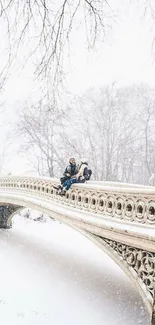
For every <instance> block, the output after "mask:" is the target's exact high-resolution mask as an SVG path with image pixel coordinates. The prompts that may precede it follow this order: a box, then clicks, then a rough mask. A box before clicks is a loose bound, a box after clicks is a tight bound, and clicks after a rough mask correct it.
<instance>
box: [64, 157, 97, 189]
mask: <svg viewBox="0 0 155 325" xmlns="http://www.w3.org/2000/svg"><path fill="white" fill-rule="evenodd" d="M91 174H92V171H91V169H88V163H87V159H86V158H82V159H81V162H80V165H79V171H78V173H76V174H75V175H73V176H72V177H70V178H69V179H67V180H66V181H65V182H64V183H63V187H62V189H61V191H60V192H59V194H60V195H65V194H66V191H68V190H69V189H70V187H71V185H72V184H74V183H85V181H86V180H89V179H90V177H91Z"/></svg>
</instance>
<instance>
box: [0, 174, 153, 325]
mask: <svg viewBox="0 0 155 325" xmlns="http://www.w3.org/2000/svg"><path fill="white" fill-rule="evenodd" d="M57 183H58V181H57V180H55V179H50V178H40V177H17V176H16V177H5V178H4V177H3V178H2V177H1V178H0V227H1V228H9V227H11V219H12V217H13V215H14V214H15V213H16V212H17V211H18V210H21V209H23V207H24V208H25V207H28V208H33V209H35V210H39V211H42V212H43V213H46V214H48V215H49V216H51V217H52V218H53V217H54V218H56V219H58V220H60V221H62V222H64V223H66V224H68V225H70V226H71V227H73V228H74V229H76V230H77V231H79V232H81V233H82V234H83V235H84V236H86V237H88V238H89V239H90V240H92V241H93V242H94V243H95V244H97V245H98V246H99V247H101V248H102V249H103V250H104V251H105V252H106V253H107V254H108V255H109V256H110V257H111V258H112V259H113V260H115V261H116V263H118V264H119V265H120V267H121V268H122V269H123V270H124V271H125V272H126V273H127V275H128V276H129V277H130V278H131V279H132V281H134V282H135V284H136V286H137V289H138V290H139V292H140V294H141V296H142V298H143V300H144V302H145V304H146V305H147V307H148V311H149V313H150V316H151V324H152V325H155V188H153V187H144V186H140V185H132V184H122V183H111V182H88V183H87V184H78V185H73V186H72V188H71V189H70V190H69V191H68V193H67V194H66V196H65V197H61V196H59V195H57V194H56V191H55V190H54V188H53V185H54V184H57Z"/></svg>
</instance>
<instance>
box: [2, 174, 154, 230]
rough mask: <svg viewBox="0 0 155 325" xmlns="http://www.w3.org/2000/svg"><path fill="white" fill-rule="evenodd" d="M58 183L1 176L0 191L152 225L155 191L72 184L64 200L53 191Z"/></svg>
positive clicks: (141, 188)
mask: <svg viewBox="0 0 155 325" xmlns="http://www.w3.org/2000/svg"><path fill="white" fill-rule="evenodd" d="M58 183H59V181H58V180H56V179H52V178H41V177H16V176H14V177H1V178H0V190H3V191H5V190H6V189H7V191H8V190H9V191H13V192H17V191H18V192H19V193H29V194H32V195H35V196H42V197H43V196H45V197H46V198H47V199H52V200H53V201H57V202H61V204H64V205H67V206H72V207H75V208H78V209H80V210H85V211H88V212H93V213H97V214H99V215H101V216H102V215H106V216H109V217H111V218H113V219H119V220H124V221H126V222H129V223H131V222H132V223H138V224H147V225H148V224H149V225H152V226H154V225H155V188H154V187H144V186H140V185H132V184H129V185H128V184H125V185H124V186H123V183H121V184H120V183H112V182H109V183H108V182H103V183H102V184H101V182H88V183H85V184H77V185H73V186H72V188H71V189H70V190H69V191H68V192H67V194H66V196H65V197H61V196H59V195H57V193H56V190H55V189H54V188H53V185H54V184H58Z"/></svg>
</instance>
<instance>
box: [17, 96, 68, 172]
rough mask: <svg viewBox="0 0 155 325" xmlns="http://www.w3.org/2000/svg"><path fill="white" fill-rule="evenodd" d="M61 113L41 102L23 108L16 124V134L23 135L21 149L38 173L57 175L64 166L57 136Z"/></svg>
mask: <svg viewBox="0 0 155 325" xmlns="http://www.w3.org/2000/svg"><path fill="white" fill-rule="evenodd" d="M63 115H64V113H63V112H54V109H47V107H45V106H44V105H43V104H42V103H41V102H40V103H39V104H38V105H36V106H31V107H26V108H25V107H24V109H23V114H22V115H21V120H20V123H19V125H18V134H20V135H21V136H23V145H22V146H21V151H24V152H27V158H28V159H29V160H30V162H31V163H32V165H33V167H34V169H35V170H37V172H38V174H39V175H43V176H51V177H54V176H58V175H59V173H60V171H61V169H62V168H63V167H64V163H63V152H62V151H60V148H61V142H60V136H59V134H60V133H61V128H60V126H61V125H60V120H61V119H62V117H63Z"/></svg>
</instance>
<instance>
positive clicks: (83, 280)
mask: <svg viewBox="0 0 155 325" xmlns="http://www.w3.org/2000/svg"><path fill="white" fill-rule="evenodd" d="M0 324H1V325H73V324H74V325H79V324H80V325H129V324H130V325H131V324H133V325H137V324H141V325H148V324H149V317H148V313H147V311H146V309H145V307H144V305H143V303H142V300H141V298H140V297H139V294H138V293H137V291H136V290H135V288H134V286H133V285H132V283H131V282H130V280H129V279H128V278H127V276H126V275H125V274H124V272H123V271H122V270H121V269H120V268H119V267H118V266H117V265H116V264H115V263H114V262H113V261H112V260H111V259H110V258H109V257H108V256H107V255H105V253H104V252H103V251H101V250H100V249H99V248H98V247H96V246H95V245H94V244H93V243H91V242H90V241H89V240H88V239H86V238H85V237H83V236H82V235H81V234H79V233H77V232H76V231H74V230H72V229H71V228H69V227H67V226H65V225H63V224H60V223H59V222H55V221H52V220H50V219H49V221H48V222H44V223H43V222H35V221H32V220H30V219H26V218H23V217H21V216H16V217H14V219H13V228H12V229H10V230H0Z"/></svg>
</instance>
